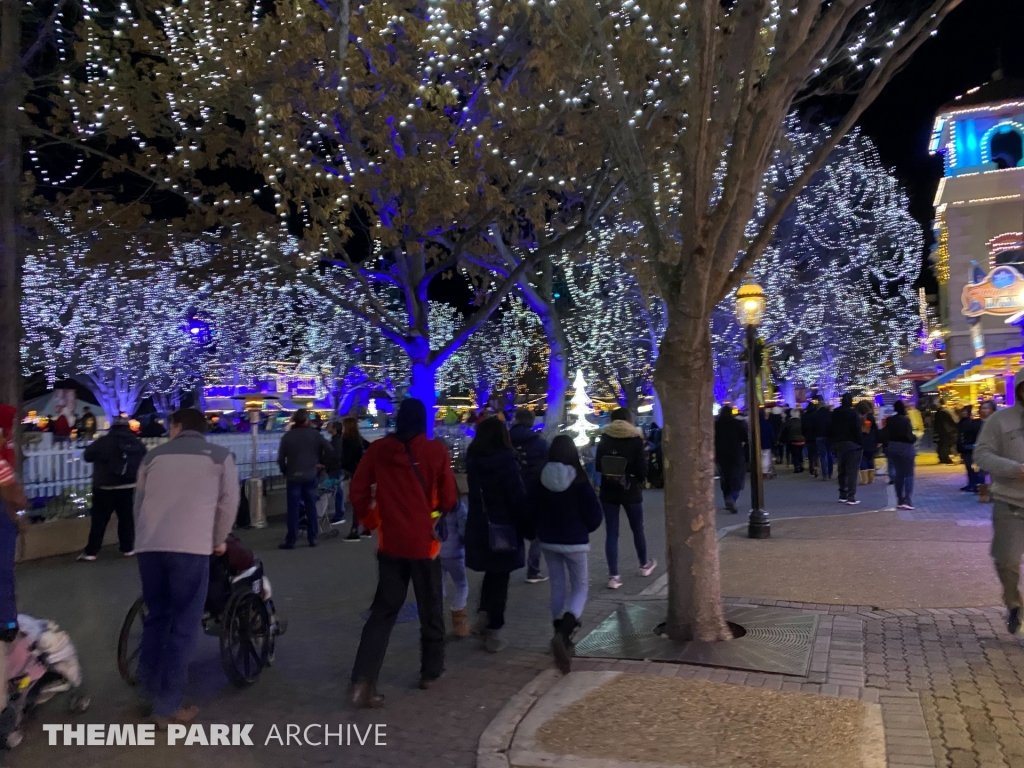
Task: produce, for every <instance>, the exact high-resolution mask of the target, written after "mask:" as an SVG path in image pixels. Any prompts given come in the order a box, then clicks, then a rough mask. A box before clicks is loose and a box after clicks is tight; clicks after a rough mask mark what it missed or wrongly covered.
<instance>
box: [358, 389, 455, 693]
mask: <svg viewBox="0 0 1024 768" xmlns="http://www.w3.org/2000/svg"><path fill="white" fill-rule="evenodd" d="M426 431H427V409H426V406H424V404H423V402H422V401H421V400H416V399H409V400H403V401H402V404H401V406H399V408H398V415H397V416H396V418H395V433H394V434H392V435H388V436H387V437H383V438H381V439H380V440H377V441H375V442H373V443H371V444H370V447H369V448H368V449H367V450H366V453H365V454H363V459H362V461H360V462H359V467H358V469H356V473H355V476H354V477H353V478H352V484H351V486H350V489H349V493H350V496H351V501H352V508H353V509H354V510H355V517H356V520H357V521H358V522H359V524H360V525H362V526H363V527H364V528H368V529H370V530H376V531H377V565H378V573H379V576H378V581H377V592H376V594H375V595H374V597H373V605H371V606H370V616H369V618H368V619H367V620H366V625H365V626H364V627H363V634H362V637H361V638H360V640H359V650H358V651H357V652H356V660H355V664H354V665H353V667H352V703H353V704H354V705H355V706H356V707H380V706H383V704H384V697H383V696H381V695H380V694H378V693H377V676H378V675H379V674H380V668H381V666H382V665H383V664H384V654H385V653H386V652H387V648H388V640H389V638H390V637H391V630H392V629H393V628H394V626H395V620H396V619H397V618H398V611H399V609H400V608H401V607H402V604H403V603H404V602H405V596H406V594H408V592H409V582H410V581H412V588H413V591H414V593H415V594H416V605H417V608H418V609H419V614H420V649H421V658H420V688H422V689H424V690H425V689H427V688H429V687H430V684H431V683H433V682H434V681H435V680H437V678H439V677H440V676H441V674H442V673H443V672H444V617H443V615H442V599H443V598H442V594H441V561H440V560H439V559H438V557H437V555H438V553H439V552H440V549H441V544H440V542H439V541H438V540H437V538H436V537H435V535H434V523H435V518H434V512H435V511H437V512H441V513H447V512H450V511H451V510H453V509H455V507H456V506H457V505H458V501H459V495H458V491H457V490H456V487H455V475H454V473H453V472H452V465H451V459H450V458H449V456H448V449H447V448H446V447H445V445H444V443H442V442H440V441H435V440H429V439H428V438H427V436H426Z"/></svg>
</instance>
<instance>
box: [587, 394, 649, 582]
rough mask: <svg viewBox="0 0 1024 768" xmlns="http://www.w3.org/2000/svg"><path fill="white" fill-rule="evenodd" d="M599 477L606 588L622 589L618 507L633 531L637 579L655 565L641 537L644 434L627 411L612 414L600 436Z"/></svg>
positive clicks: (597, 464) (644, 461) (595, 459)
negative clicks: (603, 525)
mask: <svg viewBox="0 0 1024 768" xmlns="http://www.w3.org/2000/svg"><path fill="white" fill-rule="evenodd" d="M594 463H595V465H596V467H597V471H598V472H599V473H600V475H601V506H602V507H603V508H604V520H605V541H604V551H605V557H606V558H607V559H608V589H618V588H619V587H621V586H622V578H621V577H620V576H619V508H620V507H622V508H623V509H625V510H626V519H627V520H629V527H630V529H631V530H632V531H633V545H634V546H635V547H636V557H637V562H639V564H640V569H639V571H638V573H639V575H640V576H644V577H647V576H650V575H651V574H652V573H654V569H655V568H657V567H658V563H657V561H656V560H654V559H653V558H648V556H647V537H646V536H645V535H644V504H643V502H644V496H643V483H644V480H645V479H646V478H647V457H646V456H645V455H644V437H643V433H642V432H641V431H640V430H639V429H637V428H636V427H634V426H633V415H632V414H631V413H630V412H629V409H627V408H616V409H615V410H614V411H612V423H611V424H609V425H608V427H607V428H606V429H605V430H604V431H603V432H602V433H601V436H600V438H599V442H598V444H597V451H596V454H595V457H594Z"/></svg>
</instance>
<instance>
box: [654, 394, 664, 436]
mask: <svg viewBox="0 0 1024 768" xmlns="http://www.w3.org/2000/svg"><path fill="white" fill-rule="evenodd" d="M652 418H653V419H654V423H655V424H657V425H658V426H659V427H660V426H663V425H664V424H665V414H664V412H663V411H662V408H661V398H660V397H658V392H657V390H655V392H654V406H653V413H652Z"/></svg>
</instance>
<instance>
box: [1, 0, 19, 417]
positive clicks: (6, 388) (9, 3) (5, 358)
mask: <svg viewBox="0 0 1024 768" xmlns="http://www.w3.org/2000/svg"><path fill="white" fill-rule="evenodd" d="M20 45H21V4H20V3H19V2H18V0H0V83H2V85H0V402H2V403H8V404H10V405H14V406H16V407H20V405H21V269H20V264H19V258H18V211H19V209H20V207H21V206H20V203H21V200H20V196H21V135H20V133H19V131H18V124H19V122H20V121H19V117H20V115H19V114H18V106H19V105H20V104H21V103H22V96H23V94H22V89H23V86H24V84H23V83H22V72H21V50H20ZM19 421H20V419H16V420H15V424H17V423H18V422H19Z"/></svg>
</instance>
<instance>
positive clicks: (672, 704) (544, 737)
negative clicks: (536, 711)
mask: <svg viewBox="0 0 1024 768" xmlns="http://www.w3.org/2000/svg"><path fill="white" fill-rule="evenodd" d="M866 712H867V710H866V707H865V705H864V704H862V703H861V702H859V701H851V700H848V699H837V698H830V697H827V696H816V695H810V694H803V693H781V692H778V691H771V690H765V689H762V688H748V687H743V686H735V685H722V684H718V683H708V682H704V681H700V680H680V679H678V678H671V677H669V678H666V677H658V676H655V675H621V676H619V677H617V678H615V679H614V680H612V681H611V682H609V683H607V684H605V685H603V686H602V687H601V688H598V689H597V690H595V691H593V692H591V693H589V694H587V695H586V696H584V697H583V698H582V699H580V700H579V701H577V702H575V703H574V704H572V705H570V706H569V707H567V708H566V709H564V710H563V711H562V712H561V713H560V714H558V715H557V716H556V717H554V718H553V719H552V720H550V721H549V722H547V723H545V724H544V725H543V726H541V728H540V729H539V730H538V732H537V741H538V743H539V745H541V746H542V747H543V748H544V749H545V750H547V751H549V752H553V753H559V754H572V755H578V756H581V757H595V758H605V759H608V758H611V759H618V760H629V761H634V762H647V763H661V764H664V765H686V766H692V768H734V766H744V768H821V767H822V766H829V768H864V767H865V766H866V765H868V764H869V762H866V761H867V760H868V758H867V757H866V753H865V746H864V745H865V742H866V740H867V734H866V729H865V724H864V721H865V714H866Z"/></svg>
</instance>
